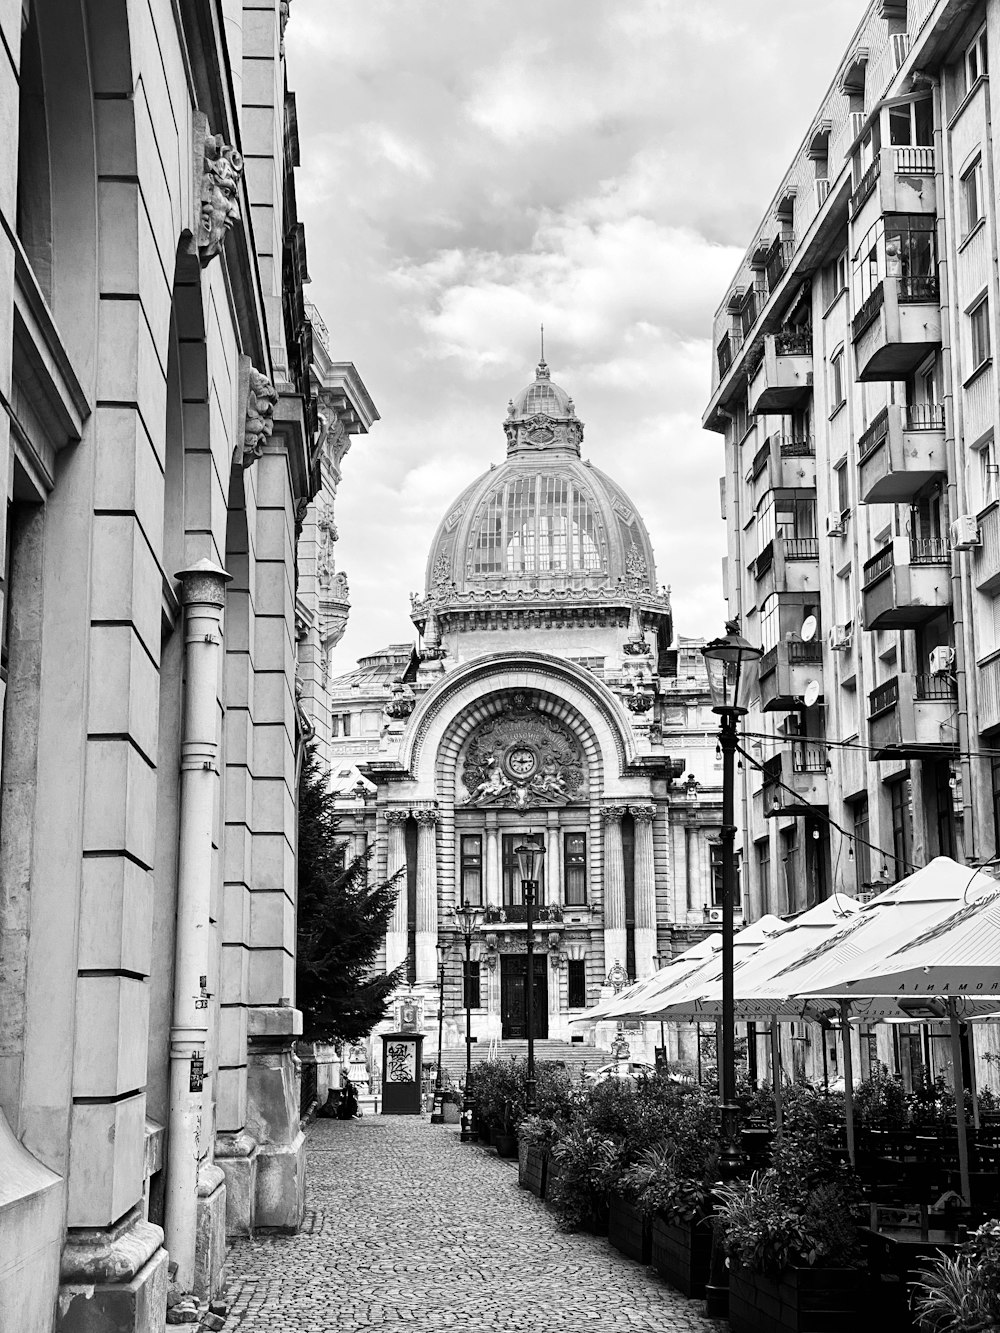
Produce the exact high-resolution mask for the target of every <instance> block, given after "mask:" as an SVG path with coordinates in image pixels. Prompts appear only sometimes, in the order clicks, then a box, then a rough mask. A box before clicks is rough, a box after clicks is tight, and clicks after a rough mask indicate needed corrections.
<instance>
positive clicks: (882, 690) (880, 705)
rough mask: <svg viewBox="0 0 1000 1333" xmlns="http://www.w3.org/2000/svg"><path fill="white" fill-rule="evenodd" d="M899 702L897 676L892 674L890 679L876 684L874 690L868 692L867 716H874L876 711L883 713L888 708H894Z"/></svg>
mask: <svg viewBox="0 0 1000 1333" xmlns="http://www.w3.org/2000/svg"><path fill="white" fill-rule="evenodd" d="M898 703H899V677H898V676H893V678H892V679H891V680H887V681H885V682H884V683H883V684H882V685H877V686H876V687H875V689H874V690H871V691H869V694H868V716H869V717H875V716H876V714H878V713H885V712H887V711H888V710H889V709H890V708H895V707H896V705H897V704H898Z"/></svg>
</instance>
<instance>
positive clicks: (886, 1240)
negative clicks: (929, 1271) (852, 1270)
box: [858, 1227, 966, 1329]
mask: <svg viewBox="0 0 1000 1333" xmlns="http://www.w3.org/2000/svg"><path fill="white" fill-rule="evenodd" d="M858 1234H859V1235H860V1237H861V1241H862V1244H863V1245H864V1248H865V1252H866V1255H867V1258H868V1276H869V1281H870V1283H871V1288H872V1298H873V1306H874V1309H873V1311H872V1313H873V1315H875V1316H876V1317H880V1318H883V1319H884V1320H885V1322H886V1324H887V1326H888V1327H890V1328H893V1329H909V1328H912V1327H913V1324H912V1321H911V1315H910V1299H909V1298H910V1292H909V1283H910V1282H912V1281H913V1280H914V1278H915V1277H916V1275H917V1272H918V1270H919V1269H920V1267H921V1266H922V1264H923V1261H924V1260H925V1259H933V1258H934V1257H936V1256H937V1255H939V1254H953V1253H954V1252H955V1250H956V1249H957V1247H958V1246H959V1245H961V1244H962V1242H963V1241H964V1240H965V1238H966V1233H965V1230H964V1229H963V1230H961V1231H956V1230H945V1229H943V1228H939V1227H927V1228H926V1229H925V1228H922V1227H878V1228H873V1227H859V1228H858Z"/></svg>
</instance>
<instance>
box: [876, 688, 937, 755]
mask: <svg viewBox="0 0 1000 1333" xmlns="http://www.w3.org/2000/svg"><path fill="white" fill-rule="evenodd" d="M957 710H958V700H957V694H956V689H955V682H954V680H952V678H951V677H950V676H947V675H936V674H935V675H931V674H928V673H925V672H920V673H915V672H912V671H904V672H902V673H901V674H900V675H898V676H893V678H892V679H891V680H887V681H886V682H885V683H884V684H882V685H879V686H878V687H877V688H876V689H874V690H872V691H871V693H870V694H869V695H868V743H869V745H870V746H871V750H872V758H873V759H906V758H911V759H920V758H922V757H923V758H932V757H933V756H935V755H941V754H948V753H950V752H951V751H952V750H954V748H955V745H956V743H957V738H958V713H957Z"/></svg>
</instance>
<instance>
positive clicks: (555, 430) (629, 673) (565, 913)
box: [328, 362, 721, 1058]
mask: <svg viewBox="0 0 1000 1333" xmlns="http://www.w3.org/2000/svg"><path fill="white" fill-rule="evenodd" d="M583 429H584V427H583V423H582V422H581V421H580V420H579V418H578V417H577V415H576V409H575V407H574V405H573V402H572V400H571V399H570V398H569V397H568V396H567V395H566V394H565V393H564V392H563V390H562V389H560V388H559V387H558V386H557V385H555V384H553V383H552V380H551V378H550V375H549V372H548V367H547V366H546V365H545V363H544V362H542V363H541V364H540V365H539V367H538V371H537V372H536V377H535V380H534V382H533V383H532V384H531V385H529V386H528V388H527V389H525V390H524V391H523V392H522V393H521V394H520V395H519V396H518V398H517V399H516V400H513V401H512V402H511V404H510V406H509V409H508V414H507V419H506V421H505V422H504V430H505V434H506V437H507V460H506V462H504V463H502V464H501V465H500V466H498V467H496V468H494V469H491V470H490V471H489V472H488V473H486V474H485V475H483V476H482V477H480V478H478V479H477V480H475V481H474V482H472V483H471V484H470V485H469V486H468V487H467V488H466V489H465V491H464V492H463V493H462V495H461V496H460V497H459V498H458V499H457V500H456V502H455V503H454V504H453V505H452V506H451V507H450V508H449V510H448V512H447V514H446V515H445V517H444V519H443V521H442V523H441V525H440V527H439V529H438V532H437V535H436V537H435V539H434V542H433V545H432V548H431V552H430V555H429V558H428V561H427V572H426V582H425V586H424V589H423V591H422V592H421V593H420V594H418V595H415V596H414V598H413V603H412V608H411V612H412V618H413V621H414V623H415V625H416V627H417V630H418V632H419V634H420V642H419V645H418V647H417V648H415V649H414V648H411V647H410V646H409V645H406V644H394V645H390V646H389V647H388V648H386V649H384V650H382V652H380V653H375V654H372V655H371V656H369V657H366V658H364V659H362V661H361V662H360V663H359V665H358V669H357V670H356V671H354V672H351V673H349V674H348V675H345V676H343V677H339V678H337V679H335V680H333V681H332V682H330V686H329V693H328V697H329V708H330V714H331V718H332V719H333V726H334V730H335V733H336V734H335V735H332V736H331V740H330V752H331V756H332V761H333V763H332V780H333V784H334V786H335V787H336V788H337V790H338V791H339V792H340V794H341V795H340V808H341V813H342V822H341V831H342V832H343V833H345V834H347V835H349V837H350V839H351V845H350V850H351V851H352V852H353V853H357V852H359V851H363V850H365V849H366V848H367V849H370V851H371V860H370V867H371V873H372V874H373V875H375V876H377V877H378V878H379V879H382V878H385V877H388V876H391V875H393V874H394V873H396V872H399V873H400V893H399V897H398V899H397V902H396V909H395V912H394V915H393V918H392V920H391V922H390V926H389V930H388V933H387V937H386V946H385V954H384V958H383V959H382V962H383V963H384V965H385V967H386V968H387V969H391V968H394V967H396V966H397V965H399V964H402V965H403V967H404V976H405V978H406V981H407V987H406V991H405V992H404V994H405V996H406V1000H407V1002H408V1003H409V1002H411V1001H416V1002H417V1004H416V1012H418V1013H419V1014H420V1015H422V1018H421V1022H422V1024H423V1027H424V1030H425V1032H426V1043H425V1058H431V1056H432V1054H433V1051H434V1050H435V1049H436V1046H437V1028H438V998H439V988H438V962H437V953H436V945H437V942H438V940H439V939H441V938H445V939H446V940H447V941H448V942H449V945H450V952H449V955H448V958H447V961H446V965H445V966H446V974H445V985H444V1041H445V1043H446V1044H447V1045H457V1044H460V1043H461V1042H463V1041H464V1022H465V1016H464V1008H463V1006H464V998H463V984H464V983H463V964H464V957H463V954H462V952H461V950H460V949H459V947H458V941H457V936H456V924H455V921H454V918H453V916H452V910H453V909H454V908H456V907H458V906H460V905H462V904H472V905H475V906H478V907H480V908H481V909H482V918H481V922H480V926H479V929H478V931H477V935H476V939H475V942H474V945H473V960H474V961H473V966H472V969H471V974H470V976H469V977H468V981H467V984H468V986H469V987H470V992H471V994H470V998H471V999H472V1003H473V1012H472V1029H473V1034H474V1035H475V1037H476V1039H477V1042H478V1043H479V1044H480V1046H481V1047H482V1046H485V1045H486V1044H488V1043H492V1042H501V1043H502V1041H503V1040H504V1039H505V1038H517V1037H523V1036H524V1035H525V1020H524V1000H523V996H524V975H525V930H526V927H525V908H524V905H523V903H522V898H521V884H520V881H519V879H518V877H517V873H516V868H515V865H514V847H515V846H516V845H517V844H518V843H520V842H521V840H522V839H523V838H525V837H530V838H533V839H534V840H536V841H537V842H538V844H539V845H541V846H542V847H543V848H544V851H545V858H544V869H543V871H542V878H541V887H540V900H539V907H538V909H537V913H536V915H537V918H538V924H537V929H536V949H537V957H538V958H539V959H540V962H539V963H538V967H539V969H540V972H539V980H538V982H537V983H536V985H537V988H538V991H537V993H538V1003H537V1004H536V1035H538V1036H547V1037H550V1038H560V1039H563V1040H569V1039H570V1038H571V1037H573V1036H578V1035H579V1034H580V1033H581V1028H579V1027H577V1026H572V1025H571V1020H572V1019H573V1018H574V1017H575V1016H577V1015H579V1014H580V1013H582V1011H583V1010H584V1009H585V1008H587V1007H589V1006H590V1005H592V1004H594V1003H595V1002H596V1001H597V999H598V998H599V997H600V995H601V994H602V993H603V992H604V991H605V990H606V983H607V978H608V974H609V972H611V970H612V969H613V968H615V967H616V966H617V967H618V969H619V970H620V969H622V968H624V969H625V971H627V973H628V974H629V975H630V976H632V977H643V976H646V975H648V974H649V973H650V972H651V971H652V969H653V967H654V957H656V956H657V955H659V956H661V957H662V958H663V959H664V960H666V959H667V958H669V957H670V956H672V955H673V954H674V953H675V952H678V951H680V950H681V949H683V948H684V947H686V946H687V945H688V944H689V943H691V942H693V940H694V939H695V938H698V937H700V936H701V935H703V934H704V933H705V932H706V931H708V930H710V929H712V926H713V917H714V915H715V914H716V913H717V908H716V907H715V899H714V897H713V864H714V862H713V855H714V854H713V843H712V839H713V837H714V838H716V839H717V838H718V834H719V827H720V823H721V790H720V786H721V768H720V767H719V766H718V764H717V760H716V755H715V747H716V740H715V738H716V731H717V727H716V723H715V719H714V718H713V716H712V714H711V711H710V708H709V703H708V695H707V680H706V677H705V673H704V666H703V662H702V659H701V654H700V651H699V648H700V645H699V644H698V643H697V642H695V641H690V640H683V639H682V640H679V641H678V642H677V643H676V644H675V641H674V638H673V625H672V616H671V610H670V599H669V594H668V592H667V590H666V589H663V588H660V587H658V585H657V583H656V574H655V566H654V561H653V552H652V548H651V546H650V543H649V537H648V535H647V533H646V529H645V526H644V524H643V522H642V519H641V517H640V515H639V513H638V511H637V509H636V508H635V506H634V504H633V503H632V501H631V500H630V499H629V497H628V496H626V495H625V494H624V493H623V492H622V491H621V489H620V488H619V487H618V486H617V484H616V483H615V482H614V481H612V480H611V478H609V477H607V476H606V475H605V474H604V473H602V472H599V471H598V470H597V468H596V467H592V466H591V465H590V464H589V463H584V462H582V461H581V459H580V441H581V439H582V435H583ZM463 948H464V945H463ZM597 1035H598V1037H599V1039H600V1040H601V1041H604V1040H606V1039H607V1038H608V1035H609V1034H607V1033H604V1032H601V1033H599V1034H597ZM611 1035H613V1032H612V1033H611ZM653 1035H654V1034H652V1033H651V1034H650V1040H649V1042H648V1043H645V1042H644V1041H643V1040H642V1037H641V1035H640V1036H637V1037H636V1039H635V1040H636V1044H637V1046H638V1047H641V1048H642V1049H644V1050H647V1051H648V1053H649V1054H651V1051H652V1040H653ZM655 1036H656V1037H658V1036H659V1028H658V1025H657V1028H656V1033H655ZM586 1039H587V1040H589V1041H593V1040H594V1039H595V1033H594V1031H593V1030H592V1029H591V1030H590V1031H589V1032H587V1035H586ZM690 1045H691V1039H690V1037H689V1036H688V1035H687V1034H679V1033H678V1032H677V1031H675V1032H674V1033H673V1034H672V1036H671V1039H670V1054H671V1055H673V1056H675V1057H676V1056H677V1055H678V1054H689V1053H690V1052H689V1050H688V1047H689V1046H690Z"/></svg>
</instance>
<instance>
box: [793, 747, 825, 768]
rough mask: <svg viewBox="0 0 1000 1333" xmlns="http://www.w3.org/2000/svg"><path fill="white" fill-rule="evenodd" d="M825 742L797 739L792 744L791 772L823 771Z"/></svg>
mask: <svg viewBox="0 0 1000 1333" xmlns="http://www.w3.org/2000/svg"><path fill="white" fill-rule="evenodd" d="M826 765H827V751H826V744H825V742H823V741H809V742H806V741H797V742H796V743H795V744H794V745H793V746H792V772H793V773H825V772H826Z"/></svg>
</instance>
